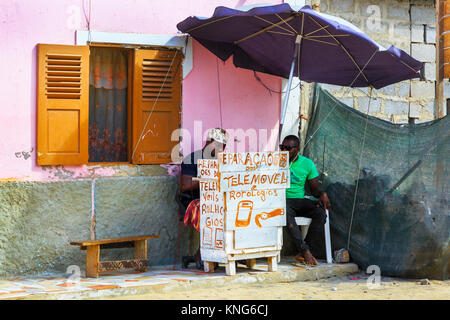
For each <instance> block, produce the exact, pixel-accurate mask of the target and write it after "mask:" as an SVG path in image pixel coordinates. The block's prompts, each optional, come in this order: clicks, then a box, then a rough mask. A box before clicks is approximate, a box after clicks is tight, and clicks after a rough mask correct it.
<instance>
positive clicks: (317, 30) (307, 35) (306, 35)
mask: <svg viewBox="0 0 450 320" xmlns="http://www.w3.org/2000/svg"><path fill="white" fill-rule="evenodd" d="M310 18H311V17H310ZM319 26H320V24H319ZM321 27H322V26H321ZM328 27H329V26H328V25H326V26H324V27H322V28H320V29H316V30H314V31H312V32H310V33H308V34H305V35H304V36H305V37H309V36H310V35H312V34H313V33H316V32H319V31H320V30H325V29H326V28H328Z"/></svg>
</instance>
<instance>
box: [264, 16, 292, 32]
mask: <svg viewBox="0 0 450 320" xmlns="http://www.w3.org/2000/svg"><path fill="white" fill-rule="evenodd" d="M255 18H258V19H259V20H262V21H264V22H266V23H268V24H270V25H273V24H274V23H273V22H271V21H269V20H266V19H264V18H261V17H258V16H255ZM278 28H280V29H283V30H284V31H286V32H289V33H292V35H295V33H293V32H292V31H291V30H289V29H286V28H283V27H282V26H278Z"/></svg>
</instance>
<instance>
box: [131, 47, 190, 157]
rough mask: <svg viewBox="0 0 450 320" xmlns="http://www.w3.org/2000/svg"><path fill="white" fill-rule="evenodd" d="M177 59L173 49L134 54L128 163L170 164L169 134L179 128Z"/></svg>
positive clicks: (138, 51) (179, 76)
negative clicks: (130, 161)
mask: <svg viewBox="0 0 450 320" xmlns="http://www.w3.org/2000/svg"><path fill="white" fill-rule="evenodd" d="M181 56H182V54H181V53H180V51H177V50H156V49H155V50H154V49H152V50H149V49H142V50H136V51H135V59H134V78H133V121H132V123H133V150H135V152H134V155H133V159H132V163H137V164H162V163H168V162H170V161H171V152H172V149H173V147H174V146H175V145H176V144H177V143H178V142H177V141H171V135H172V132H173V131H174V130H175V129H177V128H179V127H180V104H181V79H182V78H181V77H182V70H181V58H182V57H181ZM148 117H150V118H148ZM147 120H148V121H147ZM139 140H140V142H139ZM136 145H137V147H136Z"/></svg>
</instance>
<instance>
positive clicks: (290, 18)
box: [234, 15, 295, 44]
mask: <svg viewBox="0 0 450 320" xmlns="http://www.w3.org/2000/svg"><path fill="white" fill-rule="evenodd" d="M294 18H295V15H292V16H290V17H289V18H287V19H286V21H289V20H292V19H294ZM282 23H283V21H280V22H277V23H275V24H273V25H271V26H268V27H266V28H264V29H262V30H259V31H258V32H255V33H252V34H250V35H248V36H246V37H244V38H242V39H240V40H236V41H235V42H234V44H239V43H241V42H243V41H245V40H248V39H250V38H253V37H255V36H257V35H260V34H261V33H264V32H266V31H269V30H272V29H273V28H276V27H278V26H279V25H280V24H282Z"/></svg>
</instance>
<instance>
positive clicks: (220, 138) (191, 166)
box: [180, 128, 228, 269]
mask: <svg viewBox="0 0 450 320" xmlns="http://www.w3.org/2000/svg"><path fill="white" fill-rule="evenodd" d="M227 140H228V136H227V133H226V131H225V130H223V129H220V128H215V129H211V130H210V131H209V132H208V137H207V139H206V144H205V145H204V147H203V148H202V149H200V150H197V151H194V152H192V153H191V154H189V155H188V156H186V157H185V158H184V159H183V162H182V163H181V181H180V189H181V192H180V202H181V203H182V204H183V206H184V207H185V208H187V209H186V212H185V214H184V225H185V226H187V225H192V226H193V227H194V228H195V230H197V232H199V227H200V190H199V182H198V181H193V180H192V178H193V177H197V161H198V159H216V158H217V154H218V153H219V152H222V151H223V150H224V149H225V147H226V143H227ZM190 262H195V263H196V265H197V268H198V269H202V268H203V262H202V260H201V257H200V248H198V250H197V252H196V254H195V257H192V256H184V257H183V267H184V268H187V265H188V264H189V263H190Z"/></svg>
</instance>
